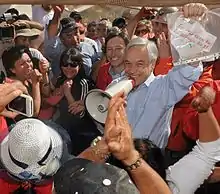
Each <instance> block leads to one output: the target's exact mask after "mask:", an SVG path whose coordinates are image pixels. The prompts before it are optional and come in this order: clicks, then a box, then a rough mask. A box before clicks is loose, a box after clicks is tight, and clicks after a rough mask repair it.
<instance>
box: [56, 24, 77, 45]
mask: <svg viewBox="0 0 220 194" xmlns="http://www.w3.org/2000/svg"><path fill="white" fill-rule="evenodd" d="M60 39H61V41H62V42H63V44H64V45H65V46H66V47H67V48H70V47H72V46H77V45H79V43H80V32H79V28H76V29H74V30H73V31H71V32H68V33H62V34H61V36H60Z"/></svg>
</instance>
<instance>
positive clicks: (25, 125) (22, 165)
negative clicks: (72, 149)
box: [0, 119, 63, 179]
mask: <svg viewBox="0 0 220 194" xmlns="http://www.w3.org/2000/svg"><path fill="white" fill-rule="evenodd" d="M0 151H1V152H0V156H1V161H2V163H3V165H4V166H5V168H6V169H7V171H8V172H9V173H10V174H12V175H14V176H16V177H18V178H20V179H41V178H42V175H47V172H46V171H47V170H48V168H49V169H51V168H54V164H53V163H54V162H52V161H54V160H58V161H59V159H60V158H61V156H62V152H63V141H62V138H61V136H60V135H59V134H58V133H57V132H56V131H55V130H53V129H52V128H50V127H48V126H47V125H45V124H44V123H43V122H41V121H39V120H37V119H24V120H21V121H19V122H18V123H16V125H15V126H14V127H13V128H12V130H11V131H10V133H9V134H8V135H7V136H6V137H5V138H4V140H3V141H2V143H1V149H0ZM48 164H50V165H53V167H51V166H49V167H48ZM55 166H56V168H57V169H56V170H58V168H59V167H58V166H57V165H55Z"/></svg>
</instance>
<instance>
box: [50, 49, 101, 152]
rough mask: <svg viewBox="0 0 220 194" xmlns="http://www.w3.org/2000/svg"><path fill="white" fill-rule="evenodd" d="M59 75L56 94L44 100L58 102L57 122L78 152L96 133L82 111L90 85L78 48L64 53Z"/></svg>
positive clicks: (86, 115)
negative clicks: (66, 132)
mask: <svg viewBox="0 0 220 194" xmlns="http://www.w3.org/2000/svg"><path fill="white" fill-rule="evenodd" d="M60 69H61V75H60V76H59V77H58V79H57V83H56V86H55V88H56V89H55V93H58V92H57V91H59V92H60V94H58V95H57V96H55V98H54V96H53V95H51V97H49V98H48V99H47V100H46V101H47V103H48V104H50V105H57V104H58V105H59V106H58V107H59V108H58V109H59V113H60V116H59V118H58V120H57V123H58V124H60V125H61V126H62V127H64V128H65V129H66V130H67V131H68V132H69V134H70V137H71V140H72V143H73V154H74V155H77V154H78V153H80V152H81V151H83V150H84V149H85V148H87V147H88V146H89V145H90V143H91V141H92V140H93V139H94V138H95V137H96V136H97V135H98V134H99V132H98V130H97V129H96V125H95V124H94V123H93V121H92V119H91V118H90V117H89V115H88V114H87V113H86V111H85V107H84V98H85V96H86V94H87V93H88V91H89V90H91V89H92V88H93V83H92V81H91V80H90V79H89V78H87V77H86V75H85V72H84V68H83V60H82V55H81V54H80V51H79V50H78V49H76V48H70V49H67V50H66V51H64V52H63V54H62V56H61V60H60Z"/></svg>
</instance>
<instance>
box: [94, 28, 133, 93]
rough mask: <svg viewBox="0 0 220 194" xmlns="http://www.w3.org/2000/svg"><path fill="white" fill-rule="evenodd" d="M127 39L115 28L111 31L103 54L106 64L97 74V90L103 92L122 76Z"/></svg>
mask: <svg viewBox="0 0 220 194" xmlns="http://www.w3.org/2000/svg"><path fill="white" fill-rule="evenodd" d="M128 43H129V38H128V36H127V35H126V34H124V33H123V32H121V31H120V30H119V29H118V28H117V27H114V28H112V29H111V31H110V32H109V33H108V36H107V37H106V41H105V50H104V51H105V53H106V58H107V61H108V62H107V63H105V64H103V65H102V66H101V67H100V69H99V72H98V77H97V80H96V85H97V87H98V88H99V89H102V90H105V89H106V87H107V86H108V85H109V84H110V83H111V82H112V80H113V79H117V78H119V77H121V76H123V75H124V63H123V61H124V53H125V48H126V46H127V44H128Z"/></svg>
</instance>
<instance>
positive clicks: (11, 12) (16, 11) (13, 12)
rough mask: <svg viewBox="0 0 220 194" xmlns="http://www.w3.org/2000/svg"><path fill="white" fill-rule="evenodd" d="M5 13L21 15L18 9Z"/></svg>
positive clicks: (11, 9)
mask: <svg viewBox="0 0 220 194" xmlns="http://www.w3.org/2000/svg"><path fill="white" fill-rule="evenodd" d="M5 13H10V14H12V15H13V14H15V15H17V16H18V15H19V11H18V10H17V9H15V8H10V9H8V10H7V11H6V12H5Z"/></svg>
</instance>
